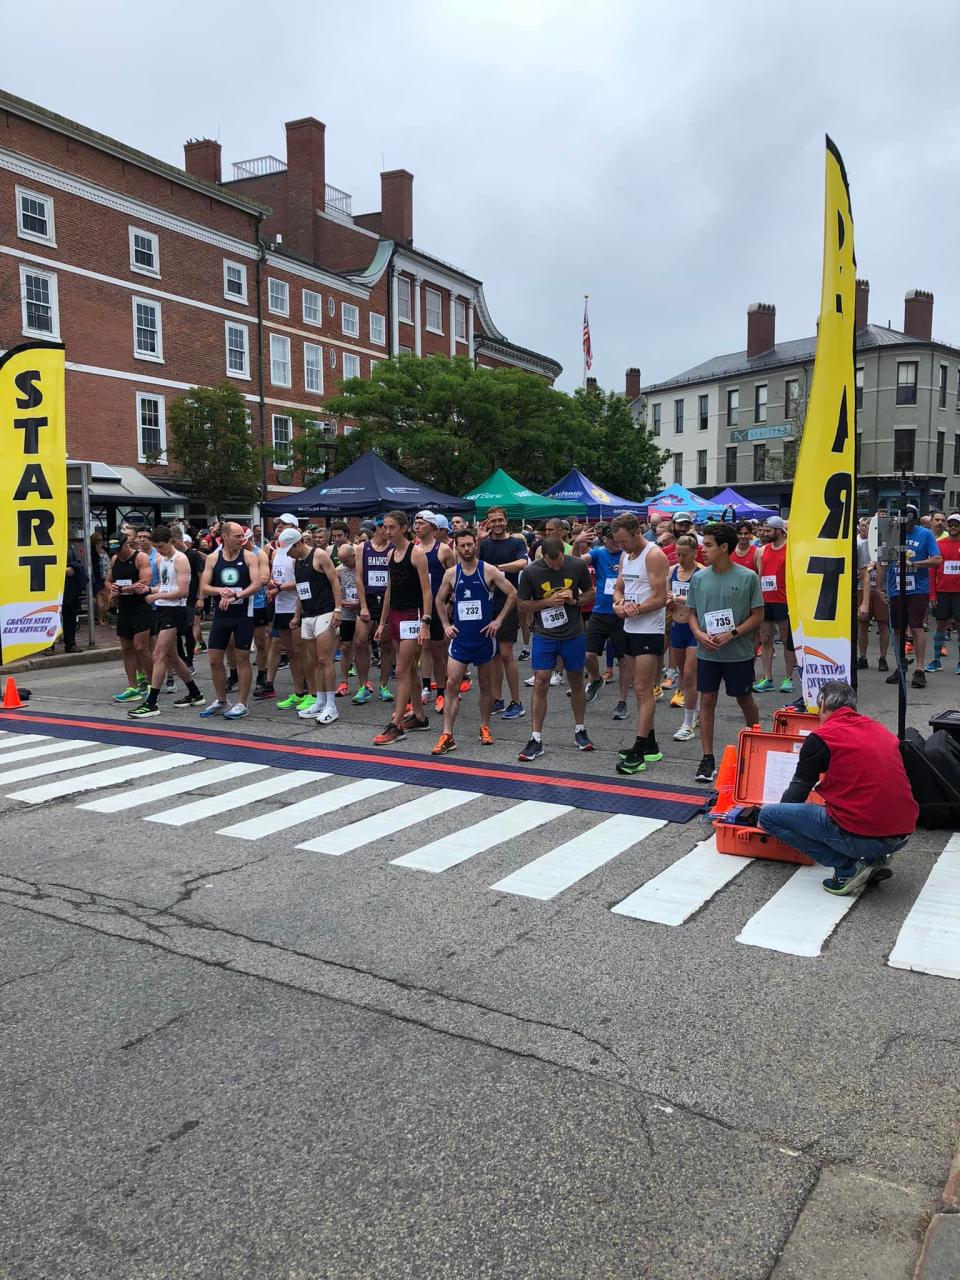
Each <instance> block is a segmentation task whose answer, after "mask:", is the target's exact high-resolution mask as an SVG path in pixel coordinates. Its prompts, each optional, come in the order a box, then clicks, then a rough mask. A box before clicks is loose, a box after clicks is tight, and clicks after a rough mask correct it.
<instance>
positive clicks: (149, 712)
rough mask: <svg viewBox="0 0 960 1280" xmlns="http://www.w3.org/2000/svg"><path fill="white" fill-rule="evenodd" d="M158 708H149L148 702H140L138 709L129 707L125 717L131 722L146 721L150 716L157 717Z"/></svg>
mask: <svg viewBox="0 0 960 1280" xmlns="http://www.w3.org/2000/svg"><path fill="white" fill-rule="evenodd" d="M159 714H160V708H159V707H151V705H150V703H149V702H141V703H140V705H139V707H131V708H130V710H129V711H128V712H127V715H128V716H130V717H131V719H133V720H147V719H149V718H150V716H158V715H159Z"/></svg>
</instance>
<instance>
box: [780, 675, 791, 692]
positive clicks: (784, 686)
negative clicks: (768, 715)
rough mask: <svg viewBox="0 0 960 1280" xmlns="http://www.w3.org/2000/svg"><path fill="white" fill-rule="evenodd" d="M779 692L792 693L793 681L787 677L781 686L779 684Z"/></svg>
mask: <svg viewBox="0 0 960 1280" xmlns="http://www.w3.org/2000/svg"><path fill="white" fill-rule="evenodd" d="M780 692H781V693H793V680H791V678H790V677H789V676H787V678H786V679H785V680H784V682H783V684H781V686H780Z"/></svg>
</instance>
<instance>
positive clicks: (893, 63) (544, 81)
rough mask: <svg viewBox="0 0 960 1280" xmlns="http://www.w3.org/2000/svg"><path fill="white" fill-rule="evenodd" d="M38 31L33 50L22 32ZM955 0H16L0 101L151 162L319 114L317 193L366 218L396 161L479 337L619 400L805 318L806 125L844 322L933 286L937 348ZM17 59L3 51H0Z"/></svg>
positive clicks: (808, 241) (810, 189) (7, 25)
mask: <svg viewBox="0 0 960 1280" xmlns="http://www.w3.org/2000/svg"><path fill="white" fill-rule="evenodd" d="M38 32H42V34H43V39H42V42H38V38H37V37H38ZM958 39H960V7H958V5H957V4H956V3H955V0H924V3H923V4H920V5H904V4H903V3H902V0H894V2H891V0H870V3H861V2H860V0H833V2H832V3H829V4H827V3H822V2H821V0H804V2H803V3H802V4H801V3H799V2H798V0H792V2H791V3H778V2H777V0H756V2H755V3H747V2H746V0H723V3H719V2H717V0H707V2H706V3H694V2H690V3H688V2H686V0H679V2H678V3H674V4H666V5H664V4H661V3H651V2H650V0H592V3H587V4H583V3H572V2H568V0H552V2H548V0H484V3H483V4H481V5H478V4H476V3H475V2H474V0H469V2H468V0H448V2H447V3H441V2H440V0H415V2H413V3H398V2H397V0H391V2H386V3H384V2H382V0H363V2H362V3H360V4H346V3H344V2H343V0H341V2H340V3H332V2H331V0H320V2H319V3H318V2H317V0H312V2H309V0H286V3H284V4H282V5H264V4H262V3H256V4H254V3H252V2H251V0H232V2H231V3H229V4H221V3H209V2H208V3H197V2H196V0H192V2H191V3H189V4H187V3H183V0H168V2H167V3H166V4H165V5H162V6H160V7H159V8H158V7H157V6H152V7H151V6H134V5H131V4H129V3H125V2H120V0H114V2H113V3H108V2H105V0H104V2H98V0H88V3H86V4H82V5H72V6H71V5H66V4H63V3H62V2H58V3H51V2H50V0H31V3H29V4H26V5H20V6H7V7H6V11H5V14H4V39H3V42H4V48H5V52H6V55H7V56H6V57H5V58H3V60H2V64H0V65H2V68H3V82H4V85H5V87H6V88H7V89H9V90H10V91H12V92H14V93H17V94H19V95H21V96H22V97H25V98H29V99H32V100H33V101H36V102H39V103H41V104H42V105H44V106H46V107H49V108H52V109H53V110H55V111H58V112H61V113H62V114H63V115H66V116H69V117H71V118H72V119H74V120H78V121H80V122H82V123H84V124H87V125H90V126H92V127H93V128H95V129H99V130H101V131H102V132H104V133H107V134H110V135H112V136H114V137H116V138H119V139H121V140H122V141H124V142H127V143H129V144H131V145H132V146H135V147H139V148H140V149H142V150H144V151H147V152H150V153H152V154H154V155H157V156H160V157H162V158H163V159H165V160H168V161H172V162H173V163H175V164H182V163H183V151H182V145H183V142H184V140H185V139H186V138H187V137H191V136H192V137H199V136H204V135H209V136H212V137H219V138H220V140H221V142H222V143H223V155H224V162H225V168H226V169H227V172H229V168H228V166H229V164H230V163H231V162H232V161H234V160H240V159H245V158H247V157H251V156H257V155H262V154H265V153H273V154H275V155H278V156H280V157H281V158H282V157H283V156H284V134H283V122H284V121H285V120H291V119H295V118H297V117H300V116H306V115H313V116H316V117H317V118H318V119H320V120H323V121H324V122H325V123H326V126H327V135H326V137H327V181H328V182H332V183H333V184H334V185H336V186H339V187H342V188H343V189H345V190H347V191H349V192H351V193H352V194H353V197H354V203H353V208H354V212H364V211H366V210H369V209H374V208H379V178H378V174H379V171H380V168H381V159H382V161H383V163H384V164H385V166H386V167H387V168H406V169H409V170H411V172H412V173H413V174H414V175H415V183H414V239H415V242H416V243H417V244H418V245H419V246H420V247H421V248H423V249H424V250H426V251H428V252H430V253H434V254H436V255H438V256H439V257H441V258H445V259H447V260H448V261H450V262H454V263H456V264H457V265H459V266H461V267H462V268H463V269H464V270H466V271H468V272H470V273H471V274H472V275H476V276H479V277H480V278H481V279H482V280H483V281H484V287H485V292H486V297H487V302H488V305H489V307H490V311H491V314H492V316H493V318H494V321H495V323H496V324H497V325H498V327H499V328H500V329H501V330H502V331H503V332H504V333H505V334H506V335H507V336H508V337H509V338H510V339H511V340H512V341H514V342H517V343H520V344H521V345H523V346H527V347H533V348H535V349H536V350H539V351H542V352H544V353H546V354H548V355H551V356H553V357H555V358H556V359H558V360H560V361H561V362H562V363H563V365H564V373H563V375H562V377H561V380H560V383H559V385H560V386H562V387H564V388H567V389H571V388H572V387H574V386H576V385H577V383H578V382H579V381H580V378H581V348H580V325H581V320H582V308H583V295H584V293H589V295H590V319H591V326H592V332H593V351H594V366H593V373H594V374H595V375H596V376H597V377H598V379H599V381H600V383H601V385H603V386H606V387H609V388H614V389H622V387H623V376H624V370H625V368H626V367H627V366H628V365H638V366H639V367H640V368H641V369H642V371H643V380H644V382H649V381H656V380H660V379H663V378H667V377H670V376H671V375H672V374H674V373H678V372H680V371H681V370H683V369H685V368H687V367H689V366H690V365H693V364H696V363H698V362H699V361H701V360H703V359H706V358H708V357H710V356H713V355H718V354H720V353H723V352H728V351H736V350H740V349H742V348H743V347H745V345H746V309H747V306H748V305H749V304H750V303H751V302H759V301H762V302H772V303H775V304H776V307H777V335H778V337H780V338H781V339H788V338H798V337H803V336H805V335H808V334H811V333H812V332H813V331H814V324H815V318H816V314H817V309H818V305H819V291H820V261H821V249H822V243H821V241H822V234H823V232H822V217H823V214H822V210H823V168H824V163H823V135H824V132H825V131H826V132H829V133H830V134H831V136H832V137H833V138H834V140H835V141H836V143H837V145H838V146H839V147H840V150H841V151H842V153H843V156H844V160H845V162H846V166H847V172H848V175H849V178H850V185H851V192H852V199H853V213H854V219H855V224H856V252H857V260H858V263H859V270H860V274H861V275H865V276H867V277H868V278H869V280H870V284H871V304H870V317H871V320H873V321H874V322H876V323H882V324H886V323H887V321H888V320H889V321H891V322H892V323H893V326H894V327H895V328H897V327H899V326H900V325H901V323H902V319H903V295H904V292H905V291H906V290H907V289H911V288H924V289H930V290H932V291H933V292H934V294H935V296H936V303H935V307H934V334H935V336H937V337H939V338H941V339H943V340H944V341H948V342H952V343H954V344H956V345H958V346H960V256H958V239H960V232H958V227H960V218H958V210H960V94H958V92H957V87H956V77H957V73H956V67H957V54H958ZM18 48H21V49H23V50H24V54H25V56H23V57H22V58H18V57H15V56H14V54H15V52H16V50H17V49H18Z"/></svg>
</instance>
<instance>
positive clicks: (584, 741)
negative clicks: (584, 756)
mask: <svg viewBox="0 0 960 1280" xmlns="http://www.w3.org/2000/svg"><path fill="white" fill-rule="evenodd" d="M573 740H574V742H575V743H576V744H577V750H578V751H593V750H594V745H593V743H592V742H591V741H590V738H589V736H588V734H587V731H586V729H578V730H577V732H576V733H575V734H574V735H573Z"/></svg>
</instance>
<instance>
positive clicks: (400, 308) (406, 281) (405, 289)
mask: <svg viewBox="0 0 960 1280" xmlns="http://www.w3.org/2000/svg"><path fill="white" fill-rule="evenodd" d="M404 303H406V308H404ZM404 309H406V314H404ZM397 319H398V320H399V321H400V323H401V324H413V281H412V280H411V279H410V277H409V276H397Z"/></svg>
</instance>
